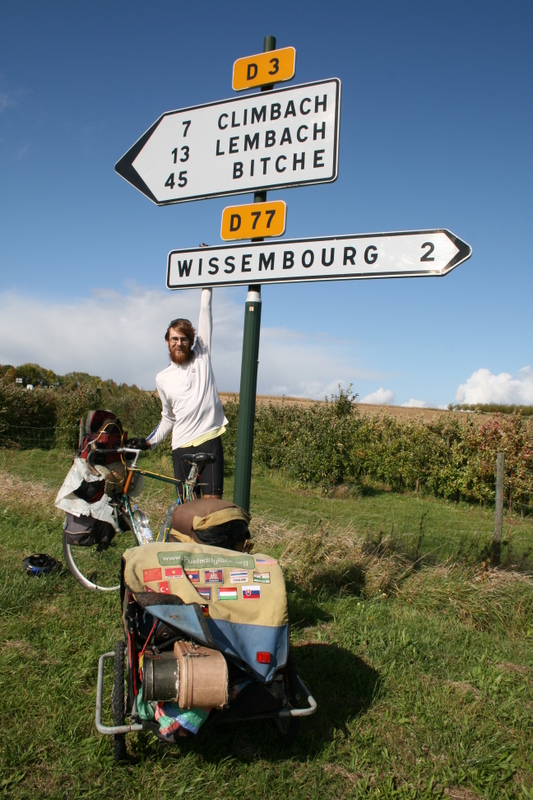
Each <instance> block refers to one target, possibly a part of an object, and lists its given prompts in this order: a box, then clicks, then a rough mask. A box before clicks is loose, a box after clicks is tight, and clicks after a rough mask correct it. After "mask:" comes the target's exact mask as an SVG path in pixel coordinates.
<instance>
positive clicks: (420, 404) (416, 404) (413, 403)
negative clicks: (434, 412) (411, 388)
mask: <svg viewBox="0 0 533 800" xmlns="http://www.w3.org/2000/svg"><path fill="white" fill-rule="evenodd" d="M402 407H403V408H427V403H426V401H425V400H415V399H414V397H412V398H411V399H410V400H408V401H407V403H402Z"/></svg>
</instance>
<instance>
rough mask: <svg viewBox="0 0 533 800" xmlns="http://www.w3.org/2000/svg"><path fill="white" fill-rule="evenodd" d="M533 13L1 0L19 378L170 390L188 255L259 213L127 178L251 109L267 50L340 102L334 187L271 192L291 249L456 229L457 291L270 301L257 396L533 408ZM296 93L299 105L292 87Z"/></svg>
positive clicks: (10, 346)
mask: <svg viewBox="0 0 533 800" xmlns="http://www.w3.org/2000/svg"><path fill="white" fill-rule="evenodd" d="M532 34H533V3H531V2H528V0H507V2H505V3H504V2H502V1H498V2H495V0H460V2H457V1H456V0H446V1H441V0H425V1H424V2H422V0H403V2H397V1H394V0H372V1H370V0H369V1H368V2H357V0H353V1H352V2H346V1H345V2H339V0H330V1H329V2H327V3H325V2H316V0H294V1H293V2H291V0H285V1H284V2H279V1H278V0H270V1H269V2H268V3H259V2H250V1H249V2H241V0H230V1H229V2H226V3H220V2H215V1H214V0H197V1H196V2H195V3H185V2H178V1H177V0H174V2H170V0H152V2H150V3H148V2H138V0H128V2H125V1H124V0H113V1H110V0H107V2H103V0H102V1H101V0H92V2H83V3H82V2H75V0H69V2H67V1H66V0H52V2H50V3H43V2H40V1H38V0H16V1H15V0H2V3H1V5H0V191H1V196H2V211H1V214H0V226H1V228H0V277H1V282H0V363H2V364H5V363H10V364H14V365H17V364H21V363H24V362H27V361H32V362H37V363H40V364H41V365H42V366H45V367H47V368H50V369H53V370H55V371H56V372H58V373H61V374H63V373H65V372H69V371H73V370H78V371H85V372H90V373H92V374H96V375H100V376H101V377H102V378H113V379H114V380H117V381H125V382H127V383H130V384H131V383H136V384H137V385H139V386H142V387H144V388H146V389H151V388H153V387H154V376H155V373H156V372H157V371H158V370H159V369H161V368H162V367H163V366H165V364H166V363H167V360H168V359H167V353H166V352H165V346H164V342H163V339H162V337H163V333H164V330H165V329H166V325H167V323H168V321H169V319H171V318H173V317H176V316H191V318H192V319H193V321H194V320H195V319H196V317H197V309H198V303H199V293H198V290H188V291H179V292H169V291H168V290H167V289H166V288H165V278H166V259H167V254H168V252H169V251H170V250H175V249H180V248H189V247H196V246H197V245H198V244H199V243H200V242H207V243H209V244H212V245H216V244H220V243H221V240H220V219H221V214H222V209H223V208H224V207H225V206H227V205H232V204H235V203H239V202H242V203H245V202H251V200H252V199H253V198H252V196H251V195H250V194H247V195H242V196H237V197H231V198H217V199H213V200H204V201H199V202H192V203H183V204H178V205H173V206H167V207H157V206H156V205H154V204H153V203H152V202H150V200H148V199H147V198H146V197H144V196H143V195H142V194H140V193H139V192H138V191H136V190H135V189H134V188H133V187H131V186H130V185H129V184H128V183H126V182H125V181H124V180H123V179H122V178H121V177H119V176H118V175H117V174H116V173H115V172H114V165H115V163H116V162H117V161H118V159H119V158H120V157H121V156H122V155H123V154H124V153H125V152H126V151H127V150H128V149H129V148H130V147H131V145H132V144H133V143H134V142H135V141H136V140H137V139H138V138H139V136H140V135H141V134H142V133H144V131H145V130H146V129H147V128H148V127H149V126H150V125H151V124H152V123H153V122H154V121H155V120H156V119H157V118H158V117H159V116H160V115H161V114H162V113H163V112H165V111H169V110H172V109H179V108H184V107H187V106H191V105H198V104H202V103H208V102H211V101H217V100H223V99H225V98H229V97H232V96H237V95H236V94H235V93H234V92H233V90H232V88H231V79H232V68H233V62H234V61H235V60H236V59H237V58H240V57H242V56H247V55H251V54H253V53H259V52H261V51H262V49H263V40H264V37H265V36H266V35H273V36H275V37H276V39H277V46H278V47H287V46H293V47H295V48H296V53H297V60H296V76H295V78H294V80H293V81H292V83H293V84H300V83H306V82H309V81H316V80H322V79H326V78H332V77H337V78H339V79H340V80H341V82H342V105H341V135H340V156H339V177H338V179H337V181H336V182H334V183H331V184H323V185H317V186H309V187H301V188H300V187H298V188H291V189H286V190H275V191H274V190H273V191H271V192H269V199H282V200H285V202H286V203H287V231H286V234H285V237H287V238H306V237H309V238H311V237H317V236H328V235H341V234H356V233H376V232H382V231H401V230H419V229H420V230H422V229H431V228H448V229H449V230H451V231H453V232H454V233H455V234H456V235H458V236H459V237H460V238H462V239H463V240H465V241H466V242H468V243H469V244H470V245H471V246H472V248H473V255H472V257H471V259H470V260H469V261H467V262H466V263H465V264H463V265H461V266H459V267H458V268H457V269H456V270H454V271H452V272H451V273H450V274H449V275H448V276H446V277H444V278H412V279H388V280H364V281H341V282H327V283H300V284H292V285H269V286H265V287H263V290H262V298H263V312H262V327H261V346H260V364H259V375H258V391H259V392H260V393H262V394H286V395H296V396H308V397H317V398H323V397H324V396H325V395H329V394H331V393H333V392H335V391H336V390H337V386H338V384H339V383H340V384H341V385H342V386H343V387H345V388H346V387H348V386H349V385H350V384H351V385H352V387H353V391H355V392H357V393H358V394H359V398H360V399H369V400H371V401H372V400H374V401H377V402H383V401H385V402H389V403H394V404H398V405H401V404H411V405H422V404H426V405H428V406H433V407H437V406H446V405H447V404H448V403H450V402H459V401H467V402H490V401H499V402H522V403H533V373H532V370H531V367H533V354H532V343H533V336H532V323H531V310H530V304H531V297H532V296H533V270H532V263H531V262H532V257H531V251H530V248H529V241H530V239H529V237H530V235H531V224H532V219H533V214H532V211H533V209H532V205H533V204H532V186H533V174H532V172H533V170H532V160H533V157H532V146H531V142H532V127H533V126H532V117H533V113H532V112H533V105H532V97H531V86H532V84H533V81H532V78H533V75H532V73H533V48H531V39H532ZM280 88H281V85H280ZM245 297H246V289H245V288H238V287H225V288H217V289H216V290H214V299H213V305H214V317H215V332H214V352H213V358H214V363H215V370H216V375H217V382H218V386H219V389H220V390H221V391H236V390H238V388H239V375H240V359H241V345H242V327H243V310H244V301H245Z"/></svg>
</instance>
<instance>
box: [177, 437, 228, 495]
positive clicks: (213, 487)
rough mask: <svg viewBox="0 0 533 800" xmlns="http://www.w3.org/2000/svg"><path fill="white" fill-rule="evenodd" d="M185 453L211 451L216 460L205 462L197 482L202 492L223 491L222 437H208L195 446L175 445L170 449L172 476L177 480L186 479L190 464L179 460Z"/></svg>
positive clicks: (214, 492)
mask: <svg viewBox="0 0 533 800" xmlns="http://www.w3.org/2000/svg"><path fill="white" fill-rule="evenodd" d="M187 453H212V454H213V455H214V456H216V461H214V462H213V463H212V464H206V465H205V467H204V468H203V470H202V474H201V476H200V477H199V478H198V483H199V484H200V485H201V489H202V494H219V495H222V492H223V491H224V453H223V450H222V437H221V436H217V438H216V439H209V441H207V442H204V443H203V444H198V445H196V447H177V448H176V450H173V451H172V464H173V466H174V477H175V478H176V479H177V480H178V481H185V480H187V476H188V474H189V470H190V466H189V464H187V463H186V462H184V461H182V460H181V457H182V456H183V455H186V454H187Z"/></svg>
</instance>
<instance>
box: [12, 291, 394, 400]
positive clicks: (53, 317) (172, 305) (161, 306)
mask: <svg viewBox="0 0 533 800" xmlns="http://www.w3.org/2000/svg"><path fill="white" fill-rule="evenodd" d="M233 297H234V294H232V293H231V292H230V291H226V290H225V289H222V288H221V289H217V290H216V291H215V292H214V296H213V316H214V333H213V364H214V368H215V374H216V377H217V384H218V388H219V390H220V391H222V392H238V391H239V387H240V372H241V358H242V333H243V331H242V329H243V319H244V308H243V306H242V305H239V304H238V303H236V302H235V301H234V300H233V299H232V298H233ZM199 299H200V292H199V291H195V290H189V291H183V292H168V291H160V290H149V289H146V288H144V287H139V286H137V285H128V286H126V287H125V288H124V289H123V290H115V289H113V290H98V291H94V292H92V294H91V295H90V296H89V297H86V298H80V299H78V300H70V301H68V302H67V301H65V302H57V303H54V304H45V303H43V302H42V300H40V299H39V298H37V297H31V296H26V295H24V296H23V295H22V294H18V293H14V292H3V293H0V364H13V365H15V366H17V365H19V364H24V363H28V362H30V363H37V364H40V365H41V366H42V367H45V368H47V369H52V370H53V371H54V372H56V373H58V374H59V375H64V374H66V373H67V372H87V373H89V374H91V375H98V376H100V377H101V378H103V379H108V378H111V379H112V380H114V381H116V382H117V383H127V384H133V383H135V384H136V385H137V386H139V387H141V388H144V389H153V388H154V386H155V381H154V378H155V374H156V372H158V371H159V370H160V369H162V368H163V367H164V366H166V364H167V363H168V350H167V348H166V345H165V342H164V333H165V330H166V327H167V324H168V322H169V321H170V320H171V319H173V318H174V317H177V316H184V317H189V318H190V319H191V320H192V322H193V325H195V324H196V320H197V319H198V308H199ZM338 345H339V343H338V342H336V340H333V339H330V340H327V341H324V340H323V337H320V336H318V335H317V336H314V335H311V336H308V335H306V334H302V333H298V332H296V331H291V330H285V329H280V328H268V327H266V326H265V325H263V326H262V328H261V337H260V349H259V370H258V386H257V391H258V393H259V394H272V395H279V394H285V395H287V396H295V397H309V398H313V399H320V400H322V399H323V398H324V397H326V396H329V395H331V394H337V393H338V386H339V384H340V385H341V386H342V387H343V388H347V387H348V386H349V385H350V384H354V389H355V390H356V389H357V386H356V382H357V380H358V379H363V378H367V377H369V375H368V373H365V372H363V371H362V370H360V369H358V368H357V367H356V366H355V365H354V364H353V363H352V362H351V361H350V357H349V355H347V356H343V355H342V348H341V347H340V346H338ZM371 377H373V378H375V375H372V376H371ZM391 394H392V393H391ZM387 402H388V401H387Z"/></svg>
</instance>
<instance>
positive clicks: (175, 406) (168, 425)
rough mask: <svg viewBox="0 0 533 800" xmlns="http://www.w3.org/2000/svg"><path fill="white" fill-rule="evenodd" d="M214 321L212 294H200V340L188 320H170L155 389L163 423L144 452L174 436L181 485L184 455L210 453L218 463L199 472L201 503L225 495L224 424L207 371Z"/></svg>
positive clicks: (146, 442) (144, 442) (209, 369)
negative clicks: (163, 363) (164, 361)
mask: <svg viewBox="0 0 533 800" xmlns="http://www.w3.org/2000/svg"><path fill="white" fill-rule="evenodd" d="M212 331H213V315H212V311H211V289H202V296H201V300H200V316H199V319H198V335H196V331H195V330H194V328H193V326H192V325H191V323H190V321H189V320H188V319H181V318H179V319H173V320H172V322H171V323H170V324H169V326H168V328H167V332H166V334H165V341H166V343H167V345H168V351H169V354H170V364H169V365H168V367H166V368H165V369H164V370H162V371H161V372H159V373H158V374H157V375H156V378H155V384H156V388H157V391H158V393H159V397H160V398H161V403H162V406H163V408H162V412H161V422H160V423H159V425H158V426H157V428H156V429H155V430H154V431H152V433H151V434H150V435H149V436H148V437H147V438H146V439H145V440H136V441H137V442H138V443H139V444H140V445H141V446H142V447H143V448H145V449H148V448H153V447H156V446H157V445H158V444H160V442H162V441H163V439H164V438H165V437H166V436H167V435H168V434H169V433H170V431H172V462H173V466H174V477H175V478H177V480H180V481H184V480H185V479H186V478H187V471H188V467H187V465H185V464H183V462H182V461H181V456H182V455H184V454H186V453H198V452H202V453H212V454H213V455H214V456H216V461H214V462H213V463H212V464H206V465H205V468H204V470H203V472H202V484H203V489H204V491H203V496H204V498H208V497H216V498H221V497H222V493H223V490H224V454H223V450H222V441H221V436H222V434H223V433H224V431H225V430H226V428H225V426H226V425H227V423H228V421H227V419H226V417H225V415H224V409H223V407H222V403H221V401H220V397H219V396H218V390H217V385H216V381H215V376H214V373H213V368H212V366H211V334H212Z"/></svg>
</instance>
